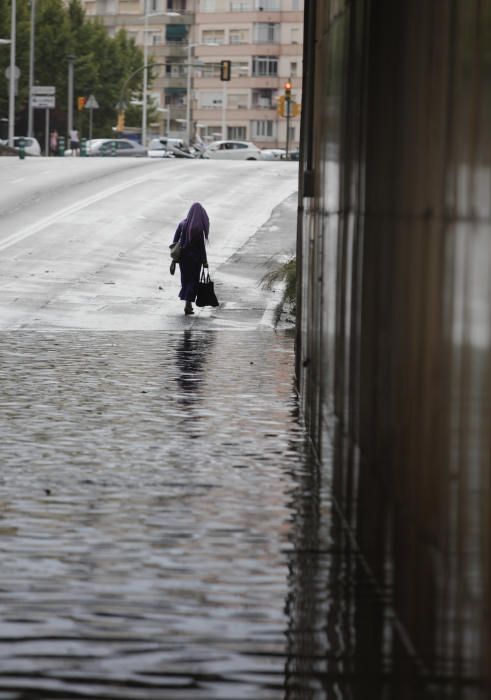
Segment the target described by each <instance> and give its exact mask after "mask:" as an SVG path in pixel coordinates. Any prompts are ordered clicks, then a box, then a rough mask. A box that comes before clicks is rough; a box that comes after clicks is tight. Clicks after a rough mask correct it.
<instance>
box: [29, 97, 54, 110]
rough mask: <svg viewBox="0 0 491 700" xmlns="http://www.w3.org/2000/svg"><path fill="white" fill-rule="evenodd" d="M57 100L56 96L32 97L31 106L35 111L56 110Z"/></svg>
mask: <svg viewBox="0 0 491 700" xmlns="http://www.w3.org/2000/svg"><path fill="white" fill-rule="evenodd" d="M55 99H56V98H55V96H54V95H32V97H31V104H32V106H33V107H34V109H54V108H55Z"/></svg>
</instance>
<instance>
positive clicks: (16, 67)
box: [5, 66, 20, 80]
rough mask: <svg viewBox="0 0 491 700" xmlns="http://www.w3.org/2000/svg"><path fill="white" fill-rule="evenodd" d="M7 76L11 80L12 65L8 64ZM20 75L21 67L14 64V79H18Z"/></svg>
mask: <svg viewBox="0 0 491 700" xmlns="http://www.w3.org/2000/svg"><path fill="white" fill-rule="evenodd" d="M5 77H6V78H7V79H8V80H10V66H7V68H6V69H5ZM19 77H20V68H18V66H14V79H15V80H18V79H19Z"/></svg>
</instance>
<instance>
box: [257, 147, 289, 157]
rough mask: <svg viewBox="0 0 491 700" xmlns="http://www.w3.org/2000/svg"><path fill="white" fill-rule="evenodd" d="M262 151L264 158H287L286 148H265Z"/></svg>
mask: <svg viewBox="0 0 491 700" xmlns="http://www.w3.org/2000/svg"><path fill="white" fill-rule="evenodd" d="M261 153H262V156H263V160H286V151H285V149H284V148H263V149H262V150H261Z"/></svg>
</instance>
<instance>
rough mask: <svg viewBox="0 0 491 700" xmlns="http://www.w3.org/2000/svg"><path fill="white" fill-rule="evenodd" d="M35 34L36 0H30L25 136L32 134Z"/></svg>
mask: <svg viewBox="0 0 491 700" xmlns="http://www.w3.org/2000/svg"><path fill="white" fill-rule="evenodd" d="M35 33H36V0H31V35H30V41H29V110H28V113H27V135H28V136H30V137H32V136H33V134H34V108H33V106H32V86H33V85H34V42H35Z"/></svg>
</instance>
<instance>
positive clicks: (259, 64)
mask: <svg viewBox="0 0 491 700" xmlns="http://www.w3.org/2000/svg"><path fill="white" fill-rule="evenodd" d="M252 75H278V58H277V57H276V56H254V57H253V59H252Z"/></svg>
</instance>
